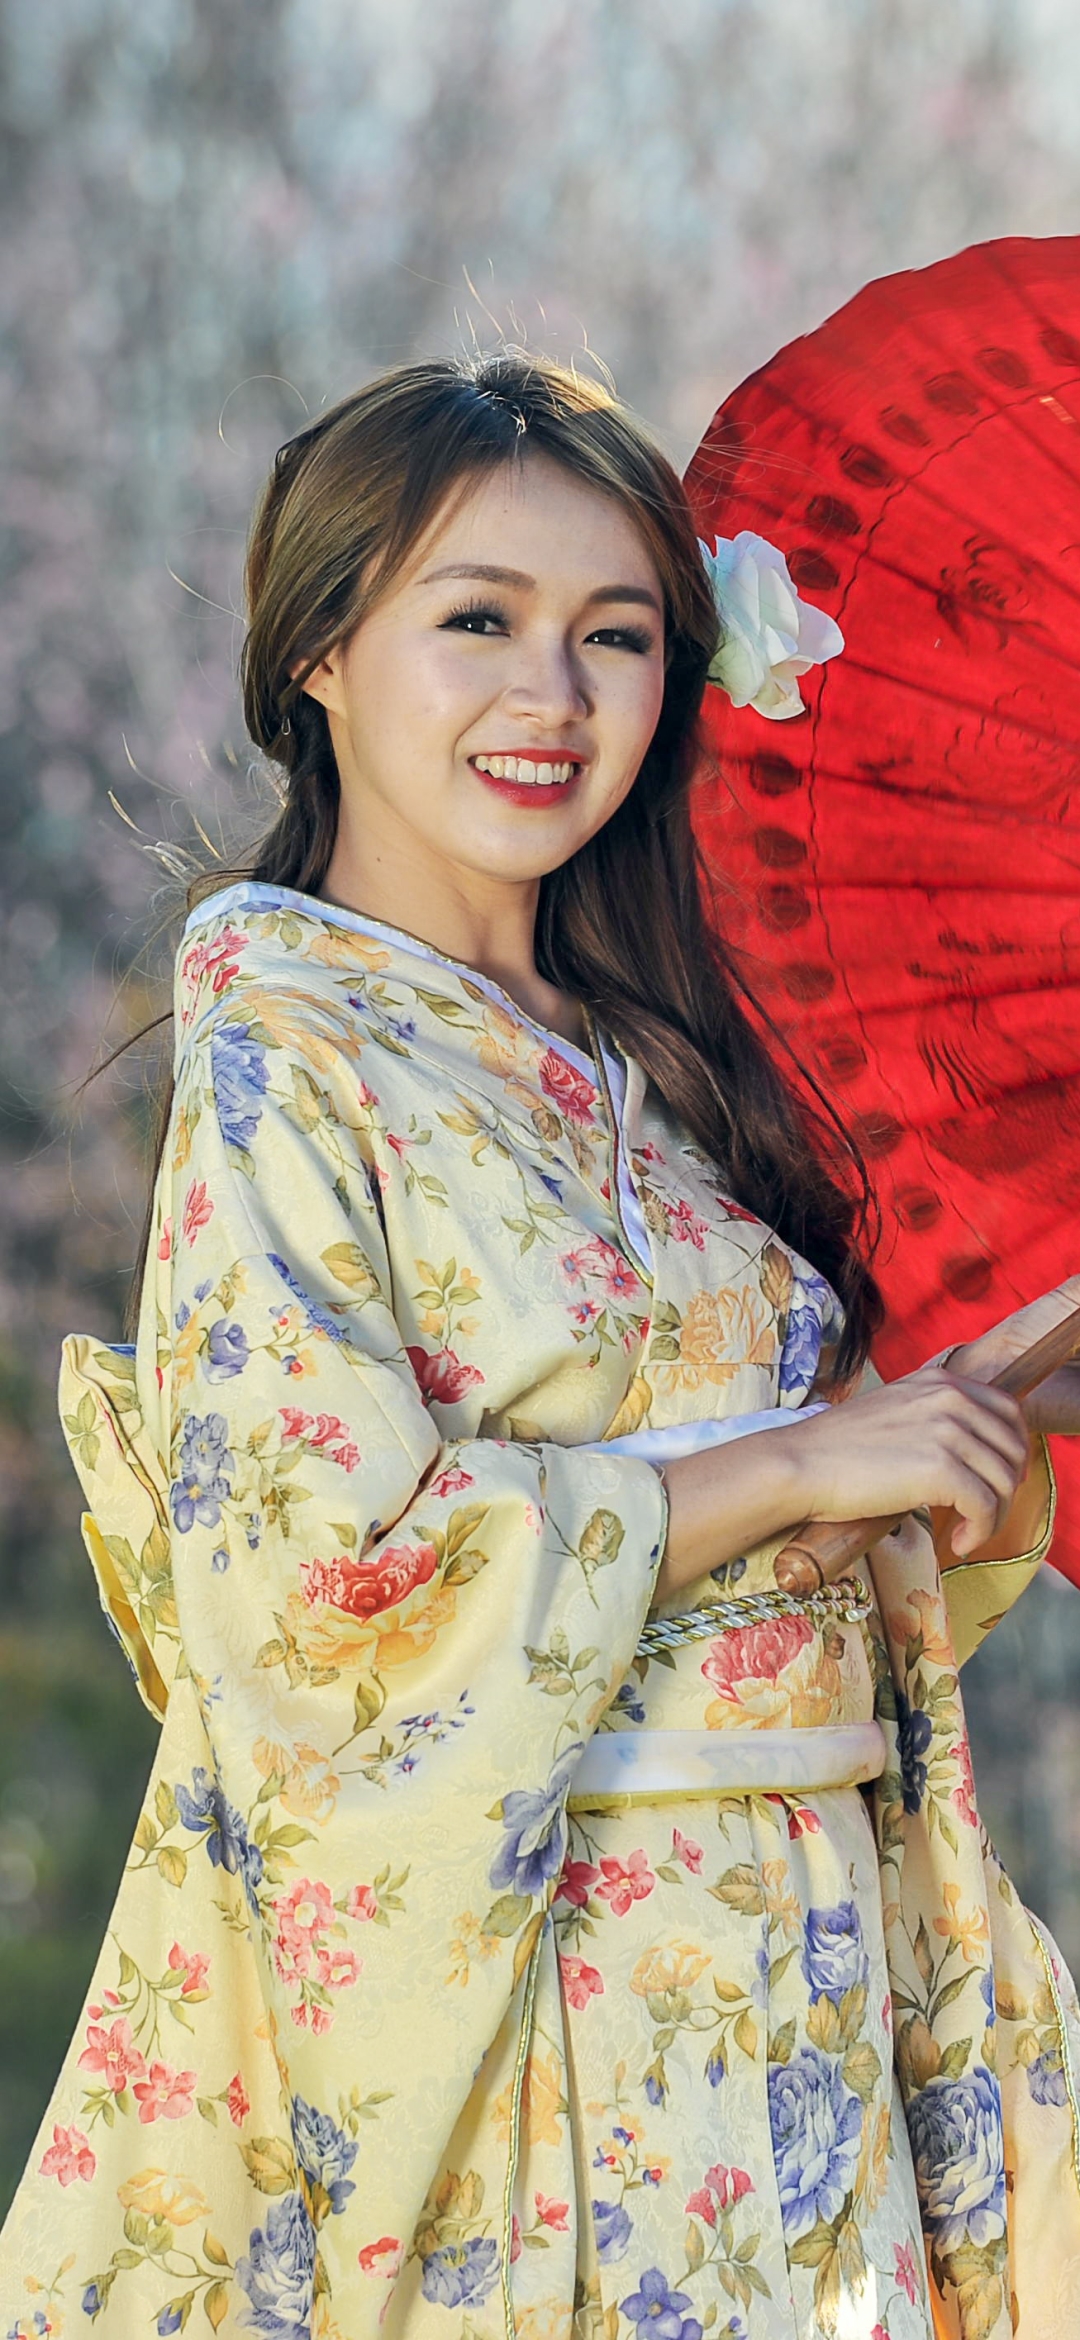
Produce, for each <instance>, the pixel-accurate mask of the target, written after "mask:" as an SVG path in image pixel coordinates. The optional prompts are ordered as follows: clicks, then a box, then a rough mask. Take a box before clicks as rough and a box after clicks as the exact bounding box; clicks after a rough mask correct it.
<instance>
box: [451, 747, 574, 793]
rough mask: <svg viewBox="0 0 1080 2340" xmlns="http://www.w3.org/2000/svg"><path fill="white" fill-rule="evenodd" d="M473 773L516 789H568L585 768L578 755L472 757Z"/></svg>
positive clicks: (470, 760) (482, 778)
mask: <svg viewBox="0 0 1080 2340" xmlns="http://www.w3.org/2000/svg"><path fill="white" fill-rule="evenodd" d="M469 762H470V764H471V765H472V768H473V771H474V772H475V773H476V774H477V775H478V777H479V778H480V779H481V780H489V781H491V780H494V781H500V782H501V783H502V784H503V786H504V787H505V786H507V785H509V786H511V787H513V788H515V789H524V788H536V789H541V790H544V791H547V790H550V789H552V788H559V789H561V788H568V787H569V785H570V782H571V781H572V780H575V779H576V778H577V775H578V773H579V772H580V771H581V770H582V769H583V766H582V762H581V759H580V757H578V756H552V755H540V754H533V755H531V756H470V758H469Z"/></svg>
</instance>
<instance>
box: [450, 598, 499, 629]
mask: <svg viewBox="0 0 1080 2340" xmlns="http://www.w3.org/2000/svg"><path fill="white" fill-rule="evenodd" d="M509 624H510V620H509V618H508V617H507V615H506V611H505V610H504V609H496V608H494V607H493V605H492V604H491V603H490V602H487V601H470V602H467V603H466V604H465V605H464V606H463V607H462V608H461V609H452V610H451V612H450V615H449V617H446V618H444V619H443V620H442V624H441V626H440V628H439V631H440V633H446V632H447V631H448V630H450V629H451V628H452V629H453V630H454V631H455V632H457V633H460V634H479V635H481V636H483V635H484V634H486V632H487V630H488V627H489V626H498V627H500V628H501V629H502V631H503V632H504V633H505V632H506V631H507V630H508V628H509Z"/></svg>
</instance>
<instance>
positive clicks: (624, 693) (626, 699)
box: [607, 660, 664, 769]
mask: <svg viewBox="0 0 1080 2340" xmlns="http://www.w3.org/2000/svg"><path fill="white" fill-rule="evenodd" d="M663 704H664V669H663V667H662V666H661V665H660V664H659V663H658V662H657V663H655V664H654V663H653V661H652V660H650V661H649V663H648V665H646V664H645V662H644V660H643V661H642V662H641V665H640V666H639V665H637V664H636V662H635V665H634V667H632V668H630V669H628V671H627V672H626V674H625V676H624V677H623V678H622V679H621V685H620V688H619V689H618V690H617V691H615V692H612V693H611V694H610V695H609V697H608V705H607V721H608V726H609V731H610V737H611V742H612V746H613V747H616V745H617V752H618V754H619V757H620V760H623V759H625V760H627V761H630V762H632V763H633V764H634V766H635V769H636V766H637V765H638V764H640V762H641V759H642V757H643V756H644V754H645V751H646V749H647V747H648V745H649V741H650V740H651V738H652V736H653V733H654V731H655V730H656V726H657V724H658V722H659V720H660V710H661V708H662V706H663Z"/></svg>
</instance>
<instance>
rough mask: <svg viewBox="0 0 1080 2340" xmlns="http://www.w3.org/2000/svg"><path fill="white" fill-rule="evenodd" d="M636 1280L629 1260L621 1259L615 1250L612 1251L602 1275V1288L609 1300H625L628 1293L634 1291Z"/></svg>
mask: <svg viewBox="0 0 1080 2340" xmlns="http://www.w3.org/2000/svg"><path fill="white" fill-rule="evenodd" d="M637 1281H638V1280H637V1276H636V1275H635V1273H634V1270H633V1268H632V1267H631V1265H630V1262H629V1260H628V1259H621V1258H620V1257H619V1255H618V1253H617V1252H613V1253H612V1256H611V1261H610V1264H608V1265H607V1267H606V1273H605V1276H604V1290H605V1292H606V1293H607V1296H608V1298H609V1300H625V1299H626V1297H627V1295H628V1293H630V1292H636V1290H637Z"/></svg>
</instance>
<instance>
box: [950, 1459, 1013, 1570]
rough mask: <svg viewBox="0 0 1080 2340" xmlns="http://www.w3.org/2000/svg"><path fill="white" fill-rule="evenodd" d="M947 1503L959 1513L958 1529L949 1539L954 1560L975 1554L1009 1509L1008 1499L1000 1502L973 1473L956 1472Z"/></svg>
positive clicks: (965, 1471)
mask: <svg viewBox="0 0 1080 2340" xmlns="http://www.w3.org/2000/svg"><path fill="white" fill-rule="evenodd" d="M950 1502H951V1506H952V1509H953V1510H954V1511H955V1512H957V1513H958V1514H959V1526H957V1527H955V1528H954V1529H953V1533H952V1539H951V1541H952V1548H953V1551H954V1552H955V1553H956V1555H957V1558H958V1559H963V1558H965V1557H966V1556H967V1554H968V1553H970V1552H977V1551H978V1549H979V1546H980V1545H981V1544H988V1543H989V1541H990V1538H991V1536H994V1535H996V1534H997V1532H998V1530H999V1528H1000V1527H1001V1526H1002V1525H1003V1524H1004V1520H1005V1518H1006V1517H1007V1515H1008V1510H1009V1502H1008V1500H1006V1501H1005V1502H1002V1500H1001V1498H1000V1497H999V1496H998V1495H997V1493H996V1491H995V1489H994V1488H993V1487H992V1486H989V1485H988V1484H987V1482H986V1480H985V1479H984V1478H983V1477H982V1476H981V1474H980V1473H979V1472H978V1471H977V1470H969V1469H961V1470H960V1471H959V1472H958V1474H957V1478H956V1481H955V1484H954V1487H953V1491H952V1494H951V1497H950Z"/></svg>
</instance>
